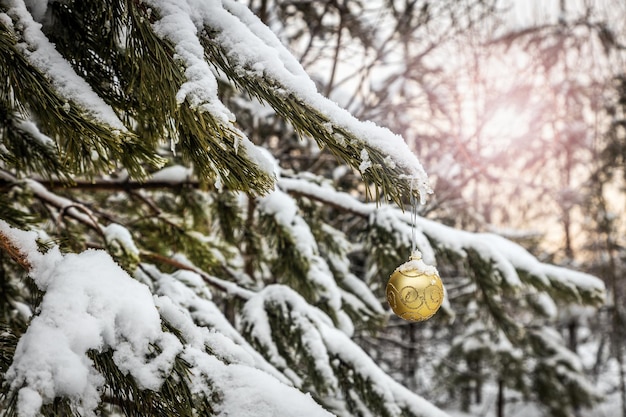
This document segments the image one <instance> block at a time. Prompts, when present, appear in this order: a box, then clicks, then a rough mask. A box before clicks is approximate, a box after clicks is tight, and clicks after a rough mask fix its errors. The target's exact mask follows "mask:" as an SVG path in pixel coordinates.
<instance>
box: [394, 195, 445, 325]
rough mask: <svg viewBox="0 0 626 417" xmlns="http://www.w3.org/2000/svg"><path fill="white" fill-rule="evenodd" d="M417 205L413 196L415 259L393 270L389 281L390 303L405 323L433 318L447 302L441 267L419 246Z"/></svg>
mask: <svg viewBox="0 0 626 417" xmlns="http://www.w3.org/2000/svg"><path fill="white" fill-rule="evenodd" d="M416 223H417V204H416V201H415V197H414V196H413V193H411V241H412V242H411V245H412V250H411V256H410V257H409V261H408V262H405V263H403V264H402V265H400V266H399V267H397V268H396V269H395V271H393V273H392V274H391V276H390V277H389V282H387V288H386V294H387V302H388V303H389V307H391V310H393V312H394V313H395V314H396V315H397V316H399V317H400V318H403V319H404V320H408V321H424V320H428V319H429V318H431V317H432V316H433V315H434V314H435V313H436V312H437V310H439V307H441V303H442V302H443V294H444V292H443V283H442V282H441V278H440V277H439V272H438V271H437V268H435V267H434V266H432V265H427V264H426V263H425V262H424V261H423V260H422V254H421V253H420V251H419V250H418V249H417V243H416V232H415V228H416Z"/></svg>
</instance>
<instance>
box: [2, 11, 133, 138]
mask: <svg viewBox="0 0 626 417" xmlns="http://www.w3.org/2000/svg"><path fill="white" fill-rule="evenodd" d="M4 4H5V5H6V6H7V7H8V12H7V13H6V14H4V13H0V20H2V21H4V22H12V25H11V26H12V27H11V29H12V30H13V31H19V32H20V35H21V38H22V40H23V42H24V43H22V44H21V48H23V49H22V51H21V52H22V54H23V55H24V57H26V59H27V60H28V61H29V62H30V64H32V65H33V66H34V67H35V68H37V70H39V71H40V72H41V73H43V74H46V76H47V77H49V79H50V80H51V82H52V84H53V85H54V87H55V88H56V89H57V91H58V92H59V93H60V94H61V95H62V96H64V97H65V98H66V99H67V100H68V105H69V102H73V103H76V104H78V105H79V106H81V107H83V109H84V110H85V111H86V112H87V113H88V114H90V115H91V116H93V117H94V118H95V119H97V120H99V121H100V122H101V123H104V124H106V125H108V126H110V127H112V128H114V129H118V130H119V131H121V132H125V131H126V130H127V129H126V127H125V126H124V124H123V123H122V122H121V120H120V119H119V118H118V117H117V115H116V114H115V111H113V109H112V108H111V106H109V105H108V104H106V103H105V102H104V100H102V98H101V97H100V96H98V95H97V94H96V93H95V92H94V91H93V90H92V88H91V87H90V86H89V84H87V82H86V81H85V80H84V79H83V78H82V77H81V76H79V75H78V74H77V73H76V72H75V71H74V69H73V68H72V66H71V65H70V63H69V62H68V61H67V60H66V59H65V58H64V57H63V56H62V55H61V54H60V53H59V52H58V51H57V50H56V49H55V47H54V45H53V44H52V43H51V42H50V41H49V40H48V38H47V37H46V35H44V33H43V32H42V31H41V24H40V23H38V22H35V21H34V20H33V16H32V15H31V14H30V12H29V11H28V10H27V8H26V4H25V2H24V1H23V0H7V1H5V2H4Z"/></svg>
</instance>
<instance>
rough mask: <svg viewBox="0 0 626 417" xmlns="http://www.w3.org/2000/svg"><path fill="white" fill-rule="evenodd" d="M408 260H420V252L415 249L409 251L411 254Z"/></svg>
mask: <svg viewBox="0 0 626 417" xmlns="http://www.w3.org/2000/svg"><path fill="white" fill-rule="evenodd" d="M409 260H410V261H421V260H422V252H420V251H419V250H417V249H414V250H413V252H411V256H409Z"/></svg>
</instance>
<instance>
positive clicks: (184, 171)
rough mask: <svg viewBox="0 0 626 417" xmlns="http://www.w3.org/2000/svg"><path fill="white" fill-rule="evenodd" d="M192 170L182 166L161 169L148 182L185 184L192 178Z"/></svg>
mask: <svg viewBox="0 0 626 417" xmlns="http://www.w3.org/2000/svg"><path fill="white" fill-rule="evenodd" d="M191 174H192V170H191V168H187V167H184V166H182V165H172V166H168V167H165V168H163V169H160V170H159V171H157V172H155V173H154V174H152V176H151V177H150V179H148V181H147V182H162V183H166V184H183V183H185V182H187V181H189V179H190V178H191Z"/></svg>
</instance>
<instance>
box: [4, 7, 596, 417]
mask: <svg viewBox="0 0 626 417" xmlns="http://www.w3.org/2000/svg"><path fill="white" fill-rule="evenodd" d="M0 80H1V83H0V187H1V188H2V197H1V198H0V219H1V220H0V249H1V251H0V285H1V286H2V292H0V317H1V324H2V329H1V331H0V375H1V376H2V386H1V389H0V401H1V408H0V409H1V410H2V411H1V414H0V415H2V416H3V417H9V416H11V417H12V416H37V415H46V416H52V415H75V416H79V415H80V416H91V415H105V416H109V415H119V414H124V415H128V416H144V415H166V416H173V415H183V416H192V415H236V416H245V415H255V416H270V415H271V416H293V415H303V416H318V415H319V416H322V415H339V416H350V415H363V416H367V415H376V416H401V415H405V416H424V417H426V416H440V415H441V416H442V415H445V413H444V412H442V411H441V410H439V409H438V408H436V407H435V406H434V405H432V404H431V403H430V402H428V401H426V400H424V399H423V398H422V397H420V396H418V395H416V394H415V393H413V392H411V391H410V390H408V389H407V388H405V387H403V386H402V385H401V384H399V383H398V382H395V381H394V380H393V379H392V377H391V376H390V375H388V374H387V373H385V372H384V371H383V370H382V368H381V367H380V366H379V365H378V364H377V363H376V362H375V361H373V360H372V359H371V357H370V356H369V355H368V354H367V353H366V352H365V351H364V350H363V349H361V348H360V347H359V346H358V345H357V344H356V343H355V342H354V341H353V340H352V336H353V335H354V334H355V332H363V331H365V329H376V328H379V327H380V326H381V325H382V323H383V322H384V321H385V320H386V317H387V314H388V313H387V309H386V306H385V305H384V304H382V303H381V298H380V295H381V294H380V282H382V280H384V279H385V278H384V275H385V274H388V273H389V272H390V271H392V270H393V268H394V267H395V266H397V265H398V264H399V263H400V262H402V261H403V259H405V258H406V256H407V255H408V253H409V252H410V251H411V249H412V248H411V246H412V244H413V243H415V244H416V245H417V247H418V248H419V250H420V251H421V252H422V254H423V256H424V259H425V260H426V261H428V262H429V263H431V264H437V265H438V266H440V269H441V271H442V274H443V275H444V277H443V278H444V282H446V283H447V284H451V287H450V288H451V291H452V290H455V289H458V285H457V284H461V285H465V282H455V280H454V279H451V277H452V276H449V277H447V278H446V276H445V272H449V271H451V270H452V268H457V267H458V268H459V269H460V270H462V271H463V273H464V276H465V277H466V278H465V279H466V280H469V281H470V282H471V285H473V286H474V287H475V291H474V292H473V293H472V294H478V297H479V300H475V301H479V302H480V306H479V307H477V308H475V310H474V312H475V314H476V315H479V316H481V317H482V318H483V320H484V322H485V323H486V324H487V325H488V328H486V329H476V328H473V327H471V326H470V327H467V328H466V329H465V331H466V334H467V335H469V334H470V333H471V332H474V334H478V333H481V332H482V334H484V335H488V336H489V337H491V339H490V340H491V341H493V340H497V341H499V342H500V343H501V345H506V344H507V343H509V344H518V343H522V341H523V346H525V347H526V348H527V349H529V350H533V351H535V352H537V357H542V358H546V360H545V361H544V362H540V363H537V364H535V367H534V369H533V372H534V374H536V375H537V377H536V381H540V382H542V383H544V384H545V386H548V385H551V388H550V390H562V391H564V390H569V391H571V392H573V393H575V395H578V396H579V398H581V401H582V402H588V401H585V400H583V398H589V397H590V396H589V394H590V392H591V389H589V387H587V386H586V385H585V384H584V381H582V380H581V378H580V372H579V369H578V368H577V365H576V364H575V363H573V364H572V363H569V362H567V363H565V362H563V361H566V360H567V359H568V357H567V355H565V354H562V353H563V352H562V345H561V344H560V343H559V341H558V338H557V337H551V336H552V335H551V334H550V332H549V330H546V331H543V329H541V328H533V329H531V330H530V331H528V330H527V329H525V328H524V327H523V324H524V323H520V322H519V321H517V320H516V317H515V314H517V313H518V311H519V310H524V311H528V310H529V309H530V310H531V311H533V313H536V314H546V315H549V311H547V310H546V308H545V306H548V307H550V306H552V305H553V301H552V300H553V299H566V300H575V301H577V302H583V303H589V304H598V303H600V302H601V301H602V296H603V286H602V284H601V282H599V281H598V280H596V279H595V278H593V277H590V276H587V275H584V274H580V273H576V272H573V271H568V270H565V269H561V268H557V267H553V266H549V265H545V264H542V263H540V262H539V261H537V260H536V259H535V258H533V257H532V256H531V255H529V254H528V253H527V252H525V251H524V250H522V249H521V248H519V247H518V246H516V245H514V244H512V243H510V242H508V241H505V240H503V239H500V238H497V237H495V236H492V235H478V234H472V233H468V232H462V231H458V230H454V229H451V228H448V227H446V226H443V225H441V224H438V223H434V222H432V221H429V220H427V219H424V218H418V219H412V218H411V216H410V214H409V213H408V212H405V211H402V208H403V207H404V208H405V207H407V205H408V203H409V202H410V201H411V199H417V200H420V199H425V198H426V197H427V194H428V193H429V188H428V184H427V178H426V175H425V173H424V171H423V169H422V167H421V165H420V163H419V161H418V160H417V158H416V157H415V156H414V155H413V154H412V153H411V151H410V150H409V149H408V147H407V146H406V144H405V143H404V141H403V140H402V138H401V137H399V136H397V135H394V134H393V133H391V132H390V131H389V130H387V129H385V128H381V127H378V126H376V125H374V124H373V123H371V122H364V121H359V120H357V119H356V118H354V117H353V116H352V115H351V114H349V113H348V112H346V111H344V110H342V109H340V108H339V107H338V106H337V105H335V104H334V103H333V102H331V101H330V100H327V99H326V98H324V97H323V96H322V95H321V94H320V93H318V92H317V90H316V87H315V84H314V83H313V82H312V81H311V79H310V78H309V77H308V76H307V74H306V73H305V72H304V70H303V69H302V67H301V66H300V65H299V63H298V62H297V60H295V59H294V58H293V57H292V56H291V55H290V53H289V52H288V51H287V50H286V49H285V48H284V47H283V46H281V44H280V42H279V41H278V39H277V38H276V37H275V36H274V35H273V33H272V32H271V31H270V30H269V29H268V27H267V26H265V24H263V23H262V21H261V20H260V19H258V18H257V17H256V16H255V15H254V14H252V13H251V12H250V10H248V9H247V8H246V7H245V6H243V5H242V4H240V3H237V2H235V1H231V0H223V1H221V2H217V1H216V2H213V1H200V0H187V1H178V0H144V1H136V0H128V1H125V0H107V1H99V2H97V1H82V2H79V1H70V2H61V1H49V2H48V1H23V0H0ZM295 138H301V139H298V140H301V141H302V142H300V143H305V144H307V146H306V147H305V146H301V147H300V148H299V149H298V152H303V151H308V152H311V150H310V148H309V147H308V144H309V143H310V142H311V141H312V142H314V143H315V144H317V145H318V146H319V148H321V149H322V150H321V151H320V158H321V157H322V156H324V155H332V156H333V157H334V158H336V160H337V161H340V163H341V164H345V166H347V167H349V168H350V169H352V171H353V172H354V173H355V174H357V178H358V182H357V183H358V184H361V185H362V186H361V190H362V192H361V194H357V193H354V192H349V191H354V190H353V189H346V190H342V189H341V185H340V184H338V183H336V182H335V181H334V180H333V178H332V177H331V176H329V175H322V173H323V174H327V171H323V172H322V173H318V172H317V171H316V166H315V165H313V166H307V167H302V169H300V170H298V169H294V168H297V164H295V163H294V165H293V166H292V167H290V169H286V168H285V167H283V166H281V165H280V164H279V163H278V162H277V160H276V159H275V157H274V156H273V155H272V152H276V151H277V149H279V148H280V146H281V144H282V145H284V146H286V147H288V146H293V143H294V139H295ZM276 140H277V141H278V144H275V143H274V144H273V142H275V141H276ZM295 143H297V142H295ZM261 145H263V146H261ZM298 152H294V155H295V154H297V153H298ZM368 199H369V200H368ZM381 201H385V202H386V203H385V204H383V203H382V202H381ZM413 223H415V225H414V228H413V227H412V225H413ZM412 236H415V238H412ZM363 245H366V246H365V249H363ZM375 277H378V278H375ZM381 277H382V278H381ZM376 279H377V280H378V282H377V281H376ZM467 294H469V293H467ZM539 298H541V299H542V300H543V302H542V303H534V302H533V300H536V299H539ZM503 300H507V303H503ZM516 300H517V301H516ZM463 302H464V306H467V305H469V304H471V303H472V300H471V296H469V297H464V298H463ZM510 302H512V303H514V304H508V303H510ZM534 307H536V308H534ZM542 307H543V310H542ZM516 309H519V310H518V311H516ZM454 311H455V306H453V305H452V304H451V303H448V304H446V305H445V306H444V311H443V312H442V317H443V318H448V317H451V316H452V315H453V314H454ZM442 320H443V319H442ZM465 340H470V339H468V338H466V339H465ZM455 347H456V346H453V348H452V350H454V349H455ZM495 350H496V351H497V352H499V354H501V355H502V356H505V355H507V354H508V353H510V352H509V351H506V350H502V349H501V350H498V349H495ZM546 352H547V353H546ZM551 359H553V360H551ZM516 360H517V357H515V355H511V361H510V363H511V364H512V365H511V368H507V370H503V372H502V375H510V374H508V370H509V369H517V368H515V367H517V366H520V365H519V364H518V363H517V362H516ZM559 361H561V362H559ZM555 369H558V370H561V374H560V375H559V378H561V379H560V380H559V379H558V378H556V379H555V378H552V377H550V375H551V373H553V372H554V370H555ZM563 370H564V371H563ZM515 375H517V376H518V377H519V378H520V379H521V378H522V377H523V375H522V374H515ZM546 375H547V376H546ZM554 381H557V383H556V385H555V383H554ZM559 381H560V382H559ZM507 383H508V382H507ZM560 392H561V391H559V393H560ZM582 394H584V395H582ZM558 395H560V394H558ZM553 399H554V398H551V399H546V401H545V402H546V403H548V402H549V401H551V400H553ZM556 399H559V398H558V397H557V398H556Z"/></svg>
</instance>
